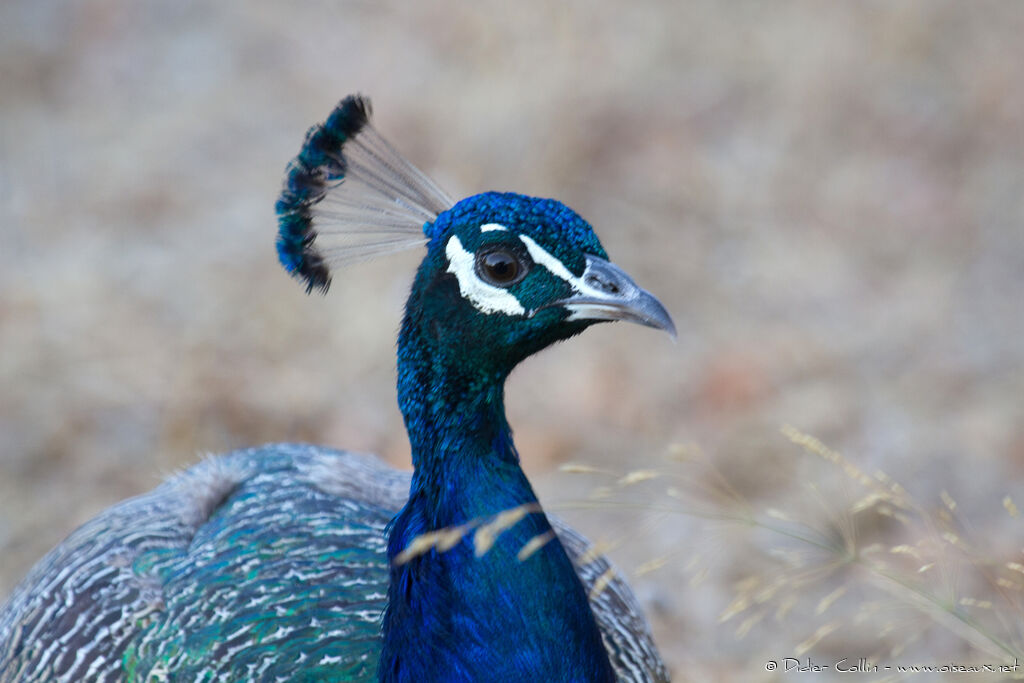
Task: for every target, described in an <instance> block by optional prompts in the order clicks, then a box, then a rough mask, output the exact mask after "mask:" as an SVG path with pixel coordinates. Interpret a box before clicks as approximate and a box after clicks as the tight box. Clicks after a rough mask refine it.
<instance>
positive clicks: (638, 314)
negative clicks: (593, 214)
mask: <svg viewBox="0 0 1024 683" xmlns="http://www.w3.org/2000/svg"><path fill="white" fill-rule="evenodd" d="M576 289H577V292H576V294H574V295H573V296H571V297H569V298H567V299H562V300H561V301H559V302H557V304H558V305H561V306H562V307H563V308H565V309H566V310H567V311H569V320H626V321H628V322H633V323H639V324H641V325H646V326H647V327H653V328H655V329H658V330H665V331H666V332H668V333H669V334H670V335H671V336H672V338H673V339H675V338H676V326H675V323H673V322H672V316H670V315H669V314H668V311H666V310H665V307H664V306H662V305H661V302H660V301H658V300H657V299H656V298H655V296H654V295H653V294H651V293H650V292H648V291H647V290H644V289H641V288H640V287H638V286H637V284H636V283H635V282H633V278H631V277H630V276H629V275H627V274H626V272H625V271H624V270H622V269H621V268H619V267H618V266H616V265H615V264H614V263H610V262H608V261H605V260H604V259H602V258H598V257H597V256H592V255H590V254H587V267H586V269H585V270H584V271H583V277H581V278H580V279H579V281H578V284H577V286H576Z"/></svg>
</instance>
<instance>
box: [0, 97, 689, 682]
mask: <svg viewBox="0 0 1024 683" xmlns="http://www.w3.org/2000/svg"><path fill="white" fill-rule="evenodd" d="M370 114H371V108H370V102H369V101H368V99H366V98H365V97H362V96H359V95H350V96H348V97H346V98H345V99H343V100H342V101H341V102H340V103H339V104H338V106H337V107H336V108H335V109H334V110H333V112H332V113H331V115H330V116H329V117H328V118H327V120H326V121H325V122H324V123H323V124H320V125H316V126H314V127H313V128H311V129H310V131H309V132H308V134H307V136H306V139H305V142H304V144H303V146H302V149H301V151H300V152H299V155H298V156H297V157H296V158H295V159H294V160H292V162H291V163H290V164H289V166H288V168H287V171H286V179H285V183H284V188H283V190H282V191H281V194H280V197H279V199H278V201H277V205H276V209H277V216H278V223H279V232H278V236H277V251H278V255H279V257H280V261H281V263H282V264H283V265H284V267H285V268H286V269H287V270H288V272H289V273H291V274H292V275H293V276H295V277H296V278H298V279H299V280H300V281H301V282H302V283H304V284H305V286H306V290H307V292H312V291H313V290H320V291H324V292H325V291H326V290H327V288H328V286H329V285H330V283H331V275H332V273H335V272H336V270H337V269H338V267H339V266H341V265H343V264H346V263H349V262H352V261H354V260H359V259H366V258H370V257H374V256H379V255H382V254H386V253H391V252H395V251H399V250H404V249H409V248H413V247H424V246H425V247H426V256H425V257H424V258H423V261H422V262H421V264H420V266H419V268H418V270H417V272H416V275H415V279H414V281H413V284H412V286H411V291H410V294H409V297H408V300H407V304H406V307H405V312H404V316H403V319H402V322H401V328H400V333H399V337H398V350H397V357H398V361H397V385H398V404H399V407H400V409H401V413H402V416H403V418H404V421H405V426H406V429H407V431H408V435H409V441H410V444H411V451H412V464H413V472H412V474H411V475H410V474H408V473H406V472H402V471H399V470H395V469H392V468H390V467H388V466H386V465H384V464H383V463H382V462H380V461H379V460H377V459H375V458H374V457H372V456H368V455H363V454H358V453H353V452H345V451H336V450H331V449H327V448H324V447H320V446H312V445H304V444H294V443H285V444H271V445H265V446H261V447H258V448H252V449H248V450H240V451H235V452H232V453H229V454H226V455H220V456H216V457H209V458H207V459H205V460H204V461H202V462H200V463H199V464H197V465H195V466H193V467H191V468H190V469H188V470H185V471H184V472H181V473H179V474H177V475H175V476H173V477H171V478H170V479H168V480H167V481H166V482H165V483H163V484H162V485H160V486H159V487H158V488H156V489H154V490H153V491H151V492H149V493H147V494H144V495H141V496H138V497H136V498H132V499H129V500H126V501H124V502H122V503H120V504H117V505H115V506H113V507H111V508H110V509H108V510H106V511H105V512H103V513H102V514H100V515H99V516H98V517H96V518H94V519H93V520H91V521H89V522H87V523H86V524H84V525H83V526H82V527H80V528H79V529H77V530H76V531H75V532H73V533H72V534H71V535H70V537H68V538H67V540H65V541H64V542H63V543H61V544H60V545H58V546H57V547H56V548H55V549H53V550H52V551H51V552H50V553H49V554H48V555H46V556H45V557H44V558H43V559H42V560H41V561H40V562H39V563H38V564H37V565H36V566H35V568H34V569H32V570H31V572H30V573H29V575H28V576H27V577H26V578H25V579H24V580H23V581H22V582H21V583H20V584H19V585H18V586H17V587H16V588H15V590H14V592H13V593H12V595H11V596H10V597H9V598H8V599H7V601H6V603H5V604H4V605H3V606H2V607H0V682H2V683H15V682H17V683H26V682H31V681H75V682H77V681H373V680H379V681H514V682H519V681H553V682H568V681H587V682H591V681H613V680H618V681H664V680H668V674H667V671H666V668H665V666H664V664H663V663H662V660H661V658H660V656H659V654H658V652H657V649H656V647H655V645H654V643H653V640H652V638H651V635H650V631H649V628H648V626H647V623H646V621H645V619H644V617H643V615H642V614H641V611H640V609H639V607H638V605H637V602H636V599H635V598H634V596H633V594H632V592H631V591H630V589H629V587H628V585H627V584H626V583H625V582H624V581H623V580H622V579H621V578H619V577H618V575H617V574H616V573H615V571H614V569H613V568H612V567H611V565H610V564H609V562H608V561H607V560H606V559H605V558H603V557H601V556H600V555H598V554H596V553H595V552H594V551H593V550H592V549H591V548H590V546H589V544H588V543H587V541H586V540H585V539H584V538H583V537H582V536H580V535H579V534H578V533H576V532H575V531H573V530H572V529H570V528H569V527H567V526H566V525H565V524H564V523H562V522H560V521H559V520H557V519H556V518H553V517H548V516H546V515H545V513H544V512H543V510H542V509H541V507H540V504H539V503H538V501H537V497H536V495H535V494H534V492H533V489H532V488H531V486H530V483H529V482H528V481H527V478H526V476H525V474H524V473H523V470H522V468H521V467H520V464H519V455H518V453H517V451H516V448H515V445H514V444H513V442H512V432H511V430H510V428H509V424H508V421H507V420H506V417H505V409H504V383H505V379H506V378H507V377H508V375H509V373H510V372H511V370H512V369H513V368H514V367H515V366H516V365H517V364H518V363H519V362H520V361H522V360H523V359H525V358H526V357H528V356H530V355H531V354H533V353H535V352H537V351H539V350H541V349H543V348H544V347H547V346H549V345H550V344H552V343H554V342H556V341H559V340H563V339H567V338H569V337H572V336H574V335H576V334H578V333H580V332H582V331H583V330H584V329H586V328H587V327H589V326H590V325H592V324H594V323H596V322H602V321H614V320H626V321H631V322H635V323H639V324H642V325H646V326H650V327H654V328H658V329H661V330H664V331H666V332H668V333H670V334H672V335H674V334H675V328H674V325H673V322H672V319H671V317H670V316H669V314H668V313H667V312H666V310H665V308H664V307H663V306H662V305H661V303H659V301H658V300H657V299H656V298H655V297H654V296H653V295H651V294H650V293H648V292H647V291H645V290H643V289H641V288H640V287H639V286H637V285H636V284H635V282H634V281H633V280H632V279H631V278H630V277H629V276H628V275H627V274H626V273H625V272H624V271H623V270H621V269H620V268H618V267H617V266H615V265H613V264H612V263H611V262H609V261H608V257H607V254H606V253H605V251H604V249H603V248H602V246H601V243H600V242H599V241H598V238H597V236H596V235H595V234H594V231H593V230H592V228H591V227H590V225H589V224H588V223H587V222H586V221H584V219H583V218H581V217H580V216H579V215H578V214H577V213H575V212H574V211H573V210H571V209H570V208H568V207H567V206H565V205H564V204H562V203H560V202H558V201H555V200H551V199H540V198H535V197H528V196H524V195H520V194H513V193H499V192H484V193H482V194H477V195H474V196H471V197H468V198H466V199H463V200H462V201H459V202H457V203H456V202H453V201H452V200H451V199H450V198H449V197H448V196H447V195H446V194H445V193H444V192H443V191H442V190H441V189H440V188H439V187H438V186H437V185H436V184H435V183H434V182H433V181H431V180H430V179H429V178H428V177H427V176H426V175H424V174H423V173H422V172H420V171H419V170H417V169H416V168H415V167H414V166H413V165H412V164H411V163H410V162H408V161H406V160H405V159H404V158H403V157H402V156H401V155H400V154H399V153H398V152H397V151H396V150H395V148H394V147H393V146H392V145H391V144H389V143H388V142H387V141H386V140H385V139H384V138H383V137H382V136H381V135H380V134H379V133H378V132H377V130H376V129H375V128H374V126H373V125H372V124H371V122H370Z"/></svg>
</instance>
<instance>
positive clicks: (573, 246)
mask: <svg viewBox="0 0 1024 683" xmlns="http://www.w3.org/2000/svg"><path fill="white" fill-rule="evenodd" d="M424 231H425V233H426V234H427V237H428V242H427V257H426V258H425V259H424V261H423V263H422V265H421V266H420V271H419V275H418V277H417V281H416V284H415V285H414V288H413V294H412V299H411V303H412V302H413V301H414V302H415V305H414V306H410V307H409V308H410V309H413V310H420V311H423V312H424V314H425V319H426V320H429V321H430V324H429V326H428V327H429V329H430V330H431V332H430V334H431V336H436V337H437V338H438V339H439V340H443V341H444V342H445V343H446V344H448V345H454V346H455V347H458V346H460V345H463V344H465V345H472V346H473V348H474V354H475V355H476V356H477V357H480V356H481V355H483V356H494V359H493V360H495V361H497V360H498V359H499V358H501V359H505V361H506V362H507V363H509V364H511V365H514V364H515V363H517V362H519V361H520V360H522V359H523V358H525V357H526V356H528V355H530V354H531V353H534V352H535V351H537V350H539V349H541V348H543V347H545V346H547V345H549V344H551V343H553V342H555V341H558V340H561V339H565V338H567V337H570V336H572V335H575V334H578V333H579V332H581V331H582V330H584V329H585V328H586V327H588V326H589V325H591V324H593V323H596V322H601V321H612V320H626V321H630V322H636V323H640V324H642V325H648V326H650V327H655V328H658V329H662V330H665V331H667V332H669V333H670V334H673V335H674V334H675V328H674V326H673V323H672V319H671V317H670V316H669V314H668V313H667V312H666V310H665V308H664V307H663V306H662V305H661V303H660V302H659V301H658V300H657V299H656V298H655V297H654V296H652V295H651V294H650V293H648V292H646V291H645V290H643V289H641V288H640V287H638V286H637V285H636V283H635V282H634V281H633V280H632V278H630V277H629V275H627V274H626V273H625V272H624V271H623V270H622V269H620V268H619V267H618V266H616V265H614V264H613V263H611V262H609V261H608V258H607V254H606V253H605V250H604V248H603V247H602V246H601V242H600V241H599V240H598V238H597V235H595V234H594V231H593V229H592V228H591V227H590V225H589V224H587V222H586V221H585V220H583V219H582V218H581V217H580V216H579V215H578V214H577V213H576V212H575V211H573V210H572V209H570V208H569V207H567V206H566V205H564V204H562V203H561V202H558V201H555V200H553V199H539V198H536V197H527V196H524V195H519V194H512V193H498V192H485V193H483V194H478V195H474V196H472V197H468V198H466V199H463V200H462V201H460V202H458V203H457V204H455V206H453V207H452V208H451V209H448V210H447V211H444V212H443V213H441V214H440V215H439V216H438V217H437V219H436V220H435V221H433V222H431V223H428V224H427V225H426V226H425V228H424ZM463 357H468V356H465V355H464V356H463ZM506 369H510V368H506Z"/></svg>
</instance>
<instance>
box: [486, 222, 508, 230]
mask: <svg viewBox="0 0 1024 683" xmlns="http://www.w3.org/2000/svg"><path fill="white" fill-rule="evenodd" d="M495 230H500V231H501V232H507V231H508V228H506V227H505V226H504V225H501V224H499V223H486V224H484V225H481V226H480V232H493V231H495Z"/></svg>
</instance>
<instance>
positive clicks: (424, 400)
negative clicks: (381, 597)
mask: <svg viewBox="0 0 1024 683" xmlns="http://www.w3.org/2000/svg"><path fill="white" fill-rule="evenodd" d="M421 276H422V272H421ZM418 289H419V288H417V287H415V286H414V289H413V295H412V297H411V298H410V302H409V305H408V306H407V309H406V310H407V311H416V310H421V309H420V308H419V306H417V302H416V292H417V291H418ZM456 295H457V290H456ZM428 320H431V319H430V317H429V316H422V315H421V316H419V317H417V316H414V315H410V314H408V313H407V315H406V318H405V320H404V321H403V325H402V332H401V334H400V336H399V348H398V357H399V361H398V401H399V407H400V408H401V410H402V414H403V416H404V417H405V423H406V428H407V429H408V431H409V439H410V442H411V444H412V460H413V465H414V467H415V472H414V474H413V479H412V486H411V490H410V496H409V502H408V503H407V504H406V506H405V507H404V508H403V509H402V511H401V512H400V513H399V515H398V516H397V517H396V518H395V520H394V522H393V526H392V529H391V535H390V537H389V541H388V557H389V560H391V582H390V587H389V592H388V607H387V611H386V613H385V616H384V633H383V638H384V641H383V648H382V652H381V660H380V667H379V675H380V680H382V681H412V680H418V681H432V680H558V681H611V680H613V678H614V677H613V674H612V670H611V665H610V664H609V661H608V656H607V653H606V652H605V649H604V645H603V644H602V642H601V636H600V633H599V631H598V629H597V625H596V623H595V621H594V617H593V613H592V612H591V610H590V605H589V602H588V600H587V596H586V593H585V591H584V588H583V586H582V584H581V583H580V580H579V578H578V576H577V574H576V571H575V569H574V568H573V566H572V563H571V561H570V560H569V558H568V556H567V555H566V553H565V550H564V549H563V548H562V545H561V544H560V543H559V542H558V541H557V539H554V540H551V541H550V542H548V543H546V544H545V545H543V546H542V547H541V548H540V549H539V550H537V551H536V552H534V553H533V554H532V555H530V556H529V557H527V558H526V559H520V558H519V556H518V555H519V553H520V551H521V550H522V549H523V547H524V546H525V545H526V544H527V543H528V542H529V541H531V540H532V539H537V538H548V535H549V534H552V531H551V527H550V525H549V524H548V520H547V518H546V517H545V516H544V514H543V513H542V512H539V508H537V509H538V512H534V513H532V514H528V515H527V516H526V517H525V518H524V519H522V520H521V521H519V522H518V523H516V524H515V525H513V526H511V527H510V528H509V529H508V530H507V531H505V532H504V533H502V534H501V535H500V536H499V537H498V538H497V541H496V542H495V543H494V546H493V547H491V548H490V549H489V550H488V551H487V552H486V553H485V554H483V555H482V556H481V557H477V556H476V554H475V549H476V548H475V545H474V538H473V533H472V532H470V533H468V534H466V535H465V536H464V537H463V539H462V541H461V542H459V543H458V544H457V545H456V546H455V547H453V548H451V549H449V550H446V551H444V552H441V551H438V550H429V551H427V552H425V553H424V554H421V555H419V556H417V557H415V558H413V559H411V560H409V561H408V562H405V563H403V564H397V563H396V562H395V558H396V556H397V555H398V554H399V553H401V552H402V551H403V550H404V549H405V548H406V547H407V546H408V545H409V543H410V542H411V541H412V540H413V539H415V538H416V537H418V536H421V535H422V534H425V533H429V532H431V531H436V530H439V529H445V528H449V527H453V526H457V525H460V524H464V523H467V522H471V521H481V520H483V521H486V520H487V518H490V517H492V516H493V515H496V514H498V513H499V512H502V511H504V510H508V509H511V508H515V507H517V506H522V505H530V504H532V505H536V504H537V498H536V496H535V494H534V492H533V489H532V488H531V487H530V484H529V482H528V481H527V480H526V475H525V474H524V473H523V471H522V469H521V468H520V466H519V457H518V455H517V453H516V450H515V447H514V446H513V444H512V436H511V431H510V430H509V426H508V422H507V421H506V419H505V408H504V399H503V391H504V382H505V378H506V376H507V375H508V372H509V371H510V370H511V365H514V362H512V363H510V364H509V367H502V366H501V365H500V364H494V363H490V362H487V363H485V362H479V363H477V364H476V365H474V364H473V363H472V362H467V360H466V359H467V358H474V357H476V358H479V354H478V355H477V356H473V355H472V354H471V353H470V355H465V354H467V353H469V352H470V351H471V350H469V349H460V348H459V344H458V343H453V340H454V339H457V338H458V335H457V333H455V334H452V335H449V334H446V333H445V332H444V330H439V328H438V325H437V321H436V320H431V322H430V324H429V326H428V325H427V324H425V321H428ZM452 332H455V330H452Z"/></svg>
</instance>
